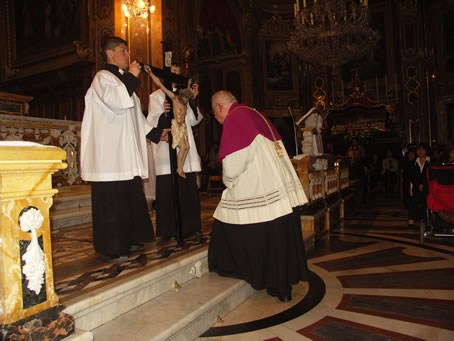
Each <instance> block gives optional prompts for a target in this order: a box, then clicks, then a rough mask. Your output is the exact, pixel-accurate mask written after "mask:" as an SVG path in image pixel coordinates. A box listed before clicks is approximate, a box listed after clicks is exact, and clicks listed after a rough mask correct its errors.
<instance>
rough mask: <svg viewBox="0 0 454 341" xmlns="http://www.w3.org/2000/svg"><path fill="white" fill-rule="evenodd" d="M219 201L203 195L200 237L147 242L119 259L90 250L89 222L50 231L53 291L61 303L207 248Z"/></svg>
mask: <svg viewBox="0 0 454 341" xmlns="http://www.w3.org/2000/svg"><path fill="white" fill-rule="evenodd" d="M218 201H219V194H206V193H204V194H202V196H201V218H202V233H203V236H202V237H201V238H200V237H195V236H194V237H190V238H186V239H185V242H184V246H183V247H182V248H180V247H177V245H176V242H175V241H169V242H167V243H165V244H163V245H157V243H156V242H153V243H147V244H146V245H145V250H144V251H143V252H139V253H136V254H132V255H130V256H129V258H128V259H127V260H125V261H122V262H112V261H106V260H104V259H103V258H102V257H101V256H100V255H99V254H97V253H96V252H95V251H94V249H93V236H92V226H91V224H83V225H78V226H73V227H67V228H64V229H56V230H53V231H52V258H53V265H54V283H55V290H56V292H57V294H58V296H59V298H60V301H61V302H62V303H63V304H64V303H65V301H67V300H69V299H71V298H74V297H77V296H80V295H83V294H85V293H87V292H88V291H92V290H95V289H97V288H100V287H103V286H106V285H108V284H111V283H113V282H115V281H118V280H120V279H123V278H125V277H126V276H131V275H134V274H136V273H138V272H140V271H144V270H146V269H148V268H150V267H152V266H156V265H158V264H160V265H161V264H163V263H165V262H167V261H170V260H172V259H173V258H175V257H184V255H185V254H186V253H189V252H192V251H194V250H197V249H200V248H207V247H208V243H209V233H210V231H211V225H212V223H213V217H212V215H213V211H214V209H215V207H216V205H217V203H218ZM150 215H151V218H152V222H153V226H154V227H155V226H156V218H155V211H154V209H151V210H150Z"/></svg>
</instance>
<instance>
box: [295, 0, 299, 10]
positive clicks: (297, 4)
mask: <svg viewBox="0 0 454 341" xmlns="http://www.w3.org/2000/svg"><path fill="white" fill-rule="evenodd" d="M296 11H297V12H299V11H300V0H296Z"/></svg>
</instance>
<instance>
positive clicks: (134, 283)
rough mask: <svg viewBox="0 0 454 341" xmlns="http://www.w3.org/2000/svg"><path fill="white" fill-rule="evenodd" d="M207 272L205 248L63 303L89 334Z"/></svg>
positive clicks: (78, 325) (77, 325)
mask: <svg viewBox="0 0 454 341" xmlns="http://www.w3.org/2000/svg"><path fill="white" fill-rule="evenodd" d="M207 272H208V260H207V247H205V248H203V249H201V250H196V251H194V252H193V253H190V254H187V255H185V256H184V258H181V259H179V258H177V259H175V260H174V261H173V262H171V263H166V264H165V265H162V266H159V265H157V266H155V267H153V268H150V269H148V270H144V271H142V272H140V273H137V274H135V275H133V276H129V277H126V278H124V279H121V280H118V282H115V283H112V284H110V285H108V286H105V287H101V288H98V289H95V290H93V291H91V292H88V293H87V294H84V295H81V296H78V297H76V298H73V299H69V300H67V301H65V305H66V307H67V308H66V309H65V313H68V314H71V315H73V316H74V318H75V319H76V327H77V328H78V329H82V330H86V331H90V330H93V329H95V328H96V327H99V326H101V325H103V324H104V323H107V322H109V321H111V320H113V319H115V318H116V317H118V316H120V315H122V314H124V313H126V312H128V311H130V310H132V309H134V308H136V307H138V306H140V305H142V304H144V303H145V302H148V301H150V300H152V299H153V298H156V297H158V296H160V295H162V294H164V293H166V292H168V291H169V290H174V284H175V282H177V283H178V284H180V285H182V284H184V283H186V282H187V281H189V280H191V279H193V278H195V277H197V276H202V275H203V274H205V273H207Z"/></svg>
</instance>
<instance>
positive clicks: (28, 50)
mask: <svg viewBox="0 0 454 341" xmlns="http://www.w3.org/2000/svg"><path fill="white" fill-rule="evenodd" d="M9 3H10V11H11V12H12V13H11V14H12V15H11V16H10V21H9V29H10V31H11V32H12V33H13V37H14V38H15V39H14V41H13V43H14V44H15V46H13V52H14V54H13V56H14V60H15V61H16V62H19V63H20V62H21V61H25V60H28V59H36V58H37V56H38V55H40V54H41V55H42V54H45V55H46V56H49V55H52V52H53V51H55V50H56V49H61V48H62V47H63V46H72V43H73V41H75V40H79V39H81V8H83V7H82V6H84V4H85V6H86V3H85V1H78V0H44V1H36V0H14V1H13V0H9Z"/></svg>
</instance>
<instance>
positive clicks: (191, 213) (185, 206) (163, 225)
mask: <svg viewBox="0 0 454 341" xmlns="http://www.w3.org/2000/svg"><path fill="white" fill-rule="evenodd" d="M196 112H197V109H195V111H194V115H196ZM170 127H171V119H170V115H166V114H162V115H161V116H160V117H159V121H158V126H157V127H156V128H155V129H152V130H151V132H150V133H148V135H147V138H148V139H150V140H151V141H152V142H154V143H159V139H160V138H161V133H162V131H163V129H167V128H170ZM172 153H176V151H175V149H173V150H172ZM175 160H176V157H175ZM169 162H170V161H169ZM185 174H186V178H183V177H181V176H177V178H178V190H179V193H180V195H179V198H177V199H178V200H180V207H181V220H182V225H183V235H184V236H187V235H189V234H191V233H195V232H200V231H201V220H200V197H199V189H198V187H197V178H196V173H194V172H192V173H185ZM172 195H173V188H172V174H166V175H158V176H156V206H155V207H156V235H157V236H158V237H175V236H176V219H175V211H176V208H175V205H174V204H173V198H172Z"/></svg>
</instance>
